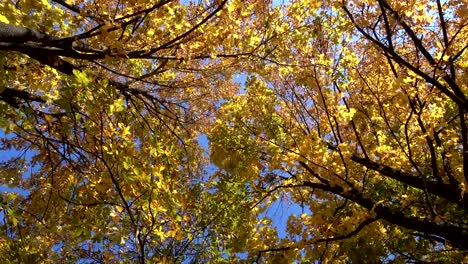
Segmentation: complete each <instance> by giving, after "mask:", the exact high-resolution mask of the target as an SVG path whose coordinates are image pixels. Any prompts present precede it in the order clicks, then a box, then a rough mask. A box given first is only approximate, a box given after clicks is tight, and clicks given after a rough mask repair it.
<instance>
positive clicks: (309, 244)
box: [210, 0, 468, 263]
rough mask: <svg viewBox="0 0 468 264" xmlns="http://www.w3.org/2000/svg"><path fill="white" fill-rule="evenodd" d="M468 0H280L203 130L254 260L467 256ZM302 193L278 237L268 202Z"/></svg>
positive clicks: (458, 258)
mask: <svg viewBox="0 0 468 264" xmlns="http://www.w3.org/2000/svg"><path fill="white" fill-rule="evenodd" d="M467 7H468V6H467V4H466V3H465V2H464V1H387V0H377V1H324V2H316V3H311V2H310V1H290V3H289V4H288V5H286V6H284V7H280V8H276V9H274V10H273V11H272V12H276V13H275V14H274V15H273V17H275V19H273V20H272V21H271V23H270V25H269V30H270V32H271V34H277V35H281V38H276V39H274V42H273V43H274V44H272V45H274V49H273V50H272V51H271V53H270V54H269V55H268V57H266V58H265V59H264V60H263V61H260V62H258V66H256V67H257V68H256V69H254V70H253V71H252V72H251V74H250V78H249V79H248V81H247V83H246V88H245V89H246V91H245V93H244V94H242V95H239V96H237V97H236V98H234V99H233V100H231V101H230V102H229V103H226V104H224V105H223V106H222V107H221V108H220V109H219V111H218V114H217V117H218V121H217V124H216V125H215V126H214V128H213V130H212V131H211V138H210V139H211V153H212V159H213V162H214V163H215V164H216V165H218V166H219V167H220V168H223V169H224V170H225V171H226V173H227V174H229V175H231V177H239V178H241V179H244V180H245V184H246V185H247V188H248V191H249V193H250V198H251V199H253V200H255V201H257V204H256V211H257V212H259V213H258V218H259V222H258V223H257V224H256V226H255V227H254V228H255V229H254V230H255V231H254V232H253V233H252V234H250V235H249V236H247V238H245V246H244V247H243V248H242V249H241V250H245V251H246V252H248V259H249V260H250V261H256V262H266V263H276V262H284V263H289V262H292V261H293V260H302V261H306V260H320V261H323V262H325V263H326V262H332V263H349V261H351V262H353V263H354V262H356V263H365V262H368V263H379V262H392V263H393V262H396V263H403V262H418V263H419V262H420V261H421V262H426V261H427V262H431V263H434V262H435V263H440V262H443V263H445V262H460V263H461V262H466V261H467V259H466V250H467V248H468V244H467V241H468V237H467V234H468V233H467V231H468V222H467V221H468V218H467V201H468V200H467V197H466V182H467V179H468V171H467V169H468V152H467V149H468V141H467V140H468V129H467V121H466V118H467V111H468V86H467V79H466V76H467V75H466V74H467V64H466V61H467V56H468V53H467V51H466V50H467V47H468V41H467V40H466V34H467V33H468V27H467V26H468V24H467V22H466V21H467V16H468V12H467V11H468V10H467ZM281 201H282V203H288V202H289V203H292V204H297V205H300V206H301V207H302V208H303V210H302V213H296V214H292V215H290V217H289V219H288V222H287V229H286V230H287V234H286V235H285V236H283V237H280V236H278V226H277V225H275V224H274V221H275V219H274V217H273V216H271V215H268V213H265V212H268V210H272V208H274V207H275V204H277V203H278V202H280V203H281Z"/></svg>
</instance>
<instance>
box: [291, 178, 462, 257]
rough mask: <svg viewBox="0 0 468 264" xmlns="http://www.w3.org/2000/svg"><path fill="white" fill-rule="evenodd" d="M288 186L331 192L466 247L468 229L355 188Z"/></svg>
mask: <svg viewBox="0 0 468 264" xmlns="http://www.w3.org/2000/svg"><path fill="white" fill-rule="evenodd" d="M290 187H310V188H315V189H321V190H323V191H326V192H331V193H333V194H336V195H339V196H341V197H343V198H346V199H349V200H351V201H353V202H355V203H357V204H359V205H360V206H362V207H364V208H366V209H368V210H371V211H373V212H375V214H376V217H377V218H381V219H384V220H386V221H388V222H390V223H392V224H395V225H398V226H401V227H404V228H408V229H411V230H415V231H418V232H421V233H424V234H433V235H436V236H439V237H443V238H444V239H446V240H448V241H450V242H451V243H453V245H454V246H456V247H459V248H464V249H468V230H467V229H466V228H464V227H461V226H458V225H455V224H450V223H440V224H437V223H435V222H432V221H430V220H428V219H426V218H419V217H415V216H410V215H406V214H404V213H403V212H401V211H398V210H394V209H393V208H391V207H390V206H387V205H384V204H381V203H380V204H379V203H376V202H374V201H373V200H371V199H369V198H366V197H364V196H363V195H362V193H360V192H359V191H357V190H356V189H351V190H345V189H344V188H343V187H341V186H333V187H332V186H329V185H325V184H320V183H314V182H309V181H306V182H303V184H300V185H291V186H290Z"/></svg>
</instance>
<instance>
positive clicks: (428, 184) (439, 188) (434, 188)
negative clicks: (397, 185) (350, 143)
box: [351, 155, 468, 209]
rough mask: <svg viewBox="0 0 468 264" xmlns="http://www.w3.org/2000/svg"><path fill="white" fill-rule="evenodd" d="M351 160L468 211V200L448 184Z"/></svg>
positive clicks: (368, 161)
mask: <svg viewBox="0 0 468 264" xmlns="http://www.w3.org/2000/svg"><path fill="white" fill-rule="evenodd" d="M351 160H352V161H354V162H356V163H358V164H360V165H363V166H365V167H366V168H369V169H371V170H374V171H377V172H379V173H380V174H382V175H384V176H387V177H389V178H392V179H394V180H396V181H399V182H402V183H405V184H408V185H409V186H411V187H414V188H417V189H420V190H427V191H428V192H429V193H431V194H433V195H436V196H439V197H442V198H444V199H447V200H449V201H451V202H454V203H456V204H458V205H460V206H461V207H462V208H464V209H468V199H467V198H465V197H461V193H460V192H457V191H455V190H454V189H453V186H452V185H450V184H444V183H438V182H434V181H426V180H424V179H422V178H420V177H417V176H414V175H413V174H411V173H407V172H403V171H400V170H397V169H394V168H392V167H389V166H387V165H383V164H381V163H377V162H374V161H371V160H369V159H366V158H361V157H358V156H356V155H353V156H352V157H351Z"/></svg>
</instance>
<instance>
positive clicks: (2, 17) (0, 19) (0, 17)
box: [0, 14, 10, 23]
mask: <svg viewBox="0 0 468 264" xmlns="http://www.w3.org/2000/svg"><path fill="white" fill-rule="evenodd" d="M0 22H3V23H10V21H9V20H8V19H7V18H6V16H4V15H2V14H0Z"/></svg>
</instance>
